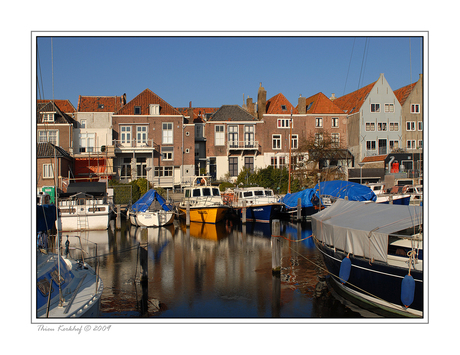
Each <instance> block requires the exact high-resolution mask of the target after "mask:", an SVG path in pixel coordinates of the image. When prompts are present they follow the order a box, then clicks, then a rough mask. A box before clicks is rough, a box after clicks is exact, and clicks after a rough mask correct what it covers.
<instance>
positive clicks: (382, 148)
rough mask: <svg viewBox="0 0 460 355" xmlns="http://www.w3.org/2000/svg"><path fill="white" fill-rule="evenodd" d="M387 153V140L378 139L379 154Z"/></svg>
mask: <svg viewBox="0 0 460 355" xmlns="http://www.w3.org/2000/svg"><path fill="white" fill-rule="evenodd" d="M383 154H387V140H386V139H379V155H383Z"/></svg>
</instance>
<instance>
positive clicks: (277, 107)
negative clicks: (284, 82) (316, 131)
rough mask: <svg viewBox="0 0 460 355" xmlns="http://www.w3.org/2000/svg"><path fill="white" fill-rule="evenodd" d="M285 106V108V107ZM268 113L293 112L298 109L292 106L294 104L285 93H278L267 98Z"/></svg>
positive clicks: (287, 113)
mask: <svg viewBox="0 0 460 355" xmlns="http://www.w3.org/2000/svg"><path fill="white" fill-rule="evenodd" d="M283 106H284V109H283ZM266 108H267V111H266V112H267V114H286V115H289V114H291V109H292V113H297V109H296V108H295V107H294V106H292V104H291V103H290V102H289V101H288V99H286V97H284V95H283V94H281V93H279V94H278V95H275V96H273V97H272V98H271V99H269V100H267V106H266Z"/></svg>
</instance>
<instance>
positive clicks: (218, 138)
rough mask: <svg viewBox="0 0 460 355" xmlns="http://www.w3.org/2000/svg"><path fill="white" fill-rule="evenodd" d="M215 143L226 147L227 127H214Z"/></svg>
mask: <svg viewBox="0 0 460 355" xmlns="http://www.w3.org/2000/svg"><path fill="white" fill-rule="evenodd" d="M214 142H215V145H216V146H217V145H219V146H221V145H225V126H224V125H215V126H214Z"/></svg>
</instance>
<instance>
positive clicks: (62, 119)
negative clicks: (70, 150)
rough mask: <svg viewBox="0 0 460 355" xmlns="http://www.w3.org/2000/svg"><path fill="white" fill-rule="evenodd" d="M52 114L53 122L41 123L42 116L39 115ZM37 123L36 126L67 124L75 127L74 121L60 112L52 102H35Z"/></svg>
mask: <svg viewBox="0 0 460 355" xmlns="http://www.w3.org/2000/svg"><path fill="white" fill-rule="evenodd" d="M44 112H54V113H55V114H54V122H43V116H42V115H41V114H40V113H44ZM37 123H38V124H40V123H41V124H53V123H67V124H72V125H74V126H75V127H76V126H77V121H75V120H74V119H73V118H72V117H70V116H69V115H68V114H66V113H64V112H62V111H61V110H60V109H59V107H58V106H57V105H56V104H55V103H54V102H53V101H45V102H43V103H39V102H37Z"/></svg>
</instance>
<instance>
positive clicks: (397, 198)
mask: <svg viewBox="0 0 460 355" xmlns="http://www.w3.org/2000/svg"><path fill="white" fill-rule="evenodd" d="M367 186H368V187H369V188H370V189H371V190H372V191H373V192H374V194H375V195H376V196H377V199H376V201H375V202H376V203H384V204H392V205H406V206H407V205H408V204H409V202H410V200H411V196H410V195H409V194H408V193H406V192H405V189H403V188H402V186H401V187H398V186H395V187H394V188H392V189H390V191H391V192H390V193H388V192H386V191H385V185H384V184H383V183H371V184H368V185H367Z"/></svg>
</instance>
